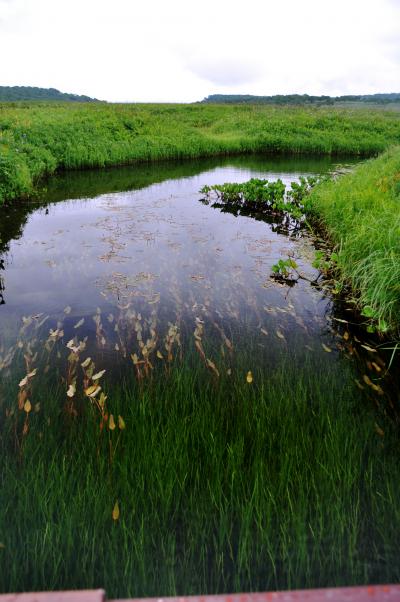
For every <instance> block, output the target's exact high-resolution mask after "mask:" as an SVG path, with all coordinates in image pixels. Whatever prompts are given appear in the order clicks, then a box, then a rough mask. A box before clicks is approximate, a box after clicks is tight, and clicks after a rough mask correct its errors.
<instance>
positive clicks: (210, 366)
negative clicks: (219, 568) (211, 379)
mask: <svg viewBox="0 0 400 602" xmlns="http://www.w3.org/2000/svg"><path fill="white" fill-rule="evenodd" d="M196 342H197V341H196ZM206 362H207V366H208V367H209V368H210V370H212V372H214V374H215V375H216V376H218V377H219V372H218V370H217V367H216V365H215V364H214V362H212V361H211V360H209V359H208V358H207V360H206Z"/></svg>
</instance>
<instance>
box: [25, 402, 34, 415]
mask: <svg viewBox="0 0 400 602" xmlns="http://www.w3.org/2000/svg"><path fill="white" fill-rule="evenodd" d="M31 409H32V404H31V402H30V401H29V399H27V400H26V402H25V403H24V411H25V412H26V413H27V414H29V412H30V411H31Z"/></svg>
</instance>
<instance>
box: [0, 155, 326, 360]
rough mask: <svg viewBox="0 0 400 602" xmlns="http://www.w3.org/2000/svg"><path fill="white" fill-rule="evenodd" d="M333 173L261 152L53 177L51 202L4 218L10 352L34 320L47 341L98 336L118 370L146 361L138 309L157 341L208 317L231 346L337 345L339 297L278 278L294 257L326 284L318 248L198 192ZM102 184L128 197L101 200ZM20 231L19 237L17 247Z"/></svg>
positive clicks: (101, 352) (93, 343)
mask: <svg viewBox="0 0 400 602" xmlns="http://www.w3.org/2000/svg"><path fill="white" fill-rule="evenodd" d="M334 167H335V164H334V163H330V162H329V161H327V160H322V161H317V160H313V161H310V160H300V159H298V160H292V161H290V160H282V159H281V160H278V161H277V160H274V161H271V160H268V159H265V158H264V159H263V158H254V157H252V158H240V159H238V158H236V159H230V160H214V161H210V160H207V161H203V162H202V161H200V162H196V163H190V164H189V165H188V164H182V165H178V166H174V167H173V169H171V167H168V166H164V165H162V166H160V167H159V166H152V167H148V166H147V167H136V168H124V169H120V170H107V171H105V172H99V173H97V172H96V173H93V172H90V173H77V174H72V175H71V174H67V175H64V176H59V177H58V178H55V179H53V180H52V181H50V183H49V185H48V186H49V187H48V189H47V191H45V192H44V194H43V193H42V197H41V199H40V200H41V201H42V206H40V204H39V203H38V204H39V207H38V208H36V209H35V206H32V205H26V206H24V205H21V206H20V207H19V208H18V211H17V213H16V215H13V214H11V215H10V216H6V219H4V221H3V223H4V224H5V228H6V230H5V235H4V233H3V234H2V244H3V246H6V247H7V250H6V252H5V253H4V255H3V258H2V265H3V271H2V273H3V276H2V278H3V292H2V295H3V300H4V304H3V305H2V306H1V307H0V333H2V337H3V338H4V340H3V341H2V343H3V346H6V344H8V343H9V341H10V340H11V341H12V339H14V340H15V339H16V338H18V332H19V329H20V327H21V325H22V319H23V318H24V319H25V320H26V319H27V318H29V317H30V316H35V318H34V320H33V322H34V323H35V325H36V326H37V325H38V324H39V325H40V332H41V333H42V334H43V333H46V334H48V333H49V332H50V329H52V330H53V331H55V330H56V329H57V325H58V327H59V328H61V326H60V324H61V323H62V330H63V332H64V338H65V341H69V340H70V339H71V338H74V337H75V336H77V337H78V338H79V339H83V338H84V337H88V339H87V346H88V348H89V349H90V351H91V353H92V354H93V353H96V354H97V355H98V356H100V357H101V358H102V360H103V361H105V362H107V364H109V363H110V361H111V363H118V362H120V360H121V359H123V357H124V356H125V357H126V356H128V358H129V356H130V355H131V354H133V353H137V354H138V355H140V348H139V347H138V341H136V342H135V345H133V342H131V343H132V345H133V346H132V345H131V346H130V347H129V349H128V347H127V336H128V332H127V330H128V329H129V320H132V321H133V322H132V323H135V320H136V316H137V315H138V314H139V315H140V316H141V320H142V321H143V324H147V327H148V328H147V330H148V332H147V331H146V333H143V337H144V335H145V334H146V337H147V335H148V333H149V332H150V322H151V323H152V324H153V327H154V330H157V332H156V334H155V335H152V336H151V337H150V338H151V339H152V340H155V338H157V340H158V341H160V340H163V339H165V337H166V336H167V334H168V330H169V328H170V325H171V324H173V325H175V326H177V327H179V331H181V332H182V334H181V336H184V335H185V334H190V335H192V333H193V330H194V329H195V327H196V319H198V320H199V319H201V320H202V322H204V325H203V329H204V331H205V334H208V335H209V336H212V337H213V338H214V340H215V339H216V338H219V339H220V343H221V344H223V343H224V341H225V338H228V339H229V341H230V342H231V343H232V345H246V344H247V342H248V340H249V337H250V338H251V339H252V340H253V342H254V341H255V340H257V344H258V345H259V346H260V348H261V349H266V350H267V351H266V352H267V353H274V352H275V347H277V348H280V347H284V345H285V344H290V345H291V344H294V341H296V345H299V346H301V348H302V349H303V350H306V351H307V350H308V352H309V353H312V349H314V351H315V352H316V353H319V352H320V351H321V349H323V347H322V345H326V346H329V345H330V344H331V343H332V340H331V339H332V334H331V310H332V300H331V299H330V298H329V296H326V294H325V293H324V291H323V290H318V289H317V288H316V287H313V286H310V284H309V282H307V281H305V280H300V281H299V282H298V283H297V284H296V286H295V287H292V288H290V289H289V288H288V287H285V286H281V285H280V284H279V283H274V282H273V281H272V280H271V279H270V274H271V266H272V265H273V264H274V263H276V262H277V261H278V260H279V259H280V258H282V257H283V258H285V257H287V256H288V255H291V256H293V257H295V258H296V262H297V263H298V265H299V268H300V269H301V270H303V271H304V272H305V274H306V275H307V276H308V277H310V278H311V279H312V278H315V277H316V275H318V272H317V271H316V270H315V269H314V268H312V267H311V263H312V261H313V258H314V254H313V248H312V245H311V243H310V242H309V241H308V240H307V238H306V237H304V236H301V237H299V236H290V233H288V232H284V231H282V230H284V229H282V228H281V227H280V224H279V222H278V223H266V221H265V219H258V220H257V219H254V218H253V217H248V216H242V215H239V216H236V215H234V214H230V213H228V212H226V211H225V212H223V211H220V210H218V209H213V208H212V207H210V206H206V205H205V204H202V203H201V202H200V200H201V197H202V195H200V194H199V190H200V189H201V187H202V186H204V185H205V184H208V183H212V184H216V183H224V182H227V181H235V182H242V181H246V180H248V179H249V178H251V177H260V178H267V179H270V180H275V179H277V178H281V179H282V181H283V182H284V183H286V184H289V183H290V182H291V181H293V180H296V179H298V177H299V176H300V175H307V174H315V173H323V172H326V171H328V170H329V169H332V168H334ZM171 172H172V174H171ZM171 175H172V178H171ZM158 180H161V181H158ZM102 187H103V189H104V190H105V191H107V190H114V189H115V188H117V189H118V188H124V187H128V191H126V192H116V193H115V192H105V193H103V194H100V191H101V188H102ZM93 195H94V198H91V197H92V196H93ZM70 197H71V198H70ZM61 199H63V200H61ZM55 201H56V202H55ZM21 214H22V215H21ZM8 223H10V231H11V232H12V233H15V232H17V233H18V235H17V236H15V234H14V237H13V238H11V240H9V241H7V226H8ZM6 241H7V242H6ZM156 323H157V328H155V324H156ZM145 330H146V329H145ZM96 331H97V338H96ZM147 338H148V337H147ZM181 344H182V341H181ZM228 345H229V343H228ZM94 347H96V349H94ZM128 351H129V353H128ZM155 351H156V348H155V347H154V352H155ZM100 357H99V359H100ZM263 361H264V360H263Z"/></svg>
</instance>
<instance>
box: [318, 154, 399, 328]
mask: <svg viewBox="0 0 400 602" xmlns="http://www.w3.org/2000/svg"><path fill="white" fill-rule="evenodd" d="M309 204H310V208H311V210H312V211H313V213H314V214H315V215H316V216H317V218H318V219H320V220H321V222H322V224H323V226H324V227H325V228H326V230H327V233H328V235H329V236H330V237H331V239H332V241H333V243H334V244H335V245H336V247H337V250H338V267H339V269H340V272H341V278H342V280H343V282H344V283H349V284H350V285H351V287H352V289H353V291H354V292H355V293H356V295H357V299H358V301H359V304H360V306H361V308H362V311H363V313H364V315H365V316H366V317H368V318H373V319H375V320H376V322H377V323H378V327H379V330H381V331H385V330H388V329H397V331H399V324H400V284H399V283H400V212H399V207H400V148H399V147H396V148H392V149H391V150H389V151H387V152H386V153H384V154H383V155H382V156H380V157H379V158H377V159H373V160H369V161H366V162H365V163H363V164H361V165H360V166H358V167H357V168H356V169H355V170H354V172H352V173H350V174H347V175H345V176H342V177H340V178H338V179H335V180H332V181H328V182H324V183H322V184H319V185H318V186H317V187H316V188H314V190H313V191H312V193H311V196H310V198H309Z"/></svg>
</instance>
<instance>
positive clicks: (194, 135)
mask: <svg viewBox="0 0 400 602" xmlns="http://www.w3.org/2000/svg"><path fill="white" fill-rule="evenodd" d="M399 141H400V122H399V119H398V116H397V114H396V113H392V112H390V111H385V110H384V109H368V110H363V109H359V110H354V109H337V108H326V107H319V108H304V107H274V106H272V107H270V106H268V107H267V106H255V105H250V106H243V105H237V106H235V105H231V106H227V105H225V106H224V105H219V106H218V105H195V104H194V105H124V104H122V105H105V104H96V103H93V104H90V105H88V104H79V103H75V104H73V105H72V104H71V103H19V104H18V103H9V104H7V103H3V104H0V203H3V202H4V201H5V200H8V201H12V200H13V199H17V198H19V197H22V196H27V195H30V194H32V193H33V192H34V189H35V186H36V184H37V182H38V180H39V179H40V178H43V177H44V176H46V175H49V174H52V173H54V172H55V171H56V170H68V169H82V168H90V167H104V166H111V165H123V164H129V163H136V162H143V161H160V160H163V159H182V158H193V157H206V156H214V155H224V154H240V153H252V152H269V153H274V154H309V155H312V154H314V155H315V154H323V155H342V156H346V155H347V156H349V155H355V156H371V155H376V154H378V153H380V152H382V151H383V150H385V149H386V148H388V146H390V145H392V144H396V143H399Z"/></svg>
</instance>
